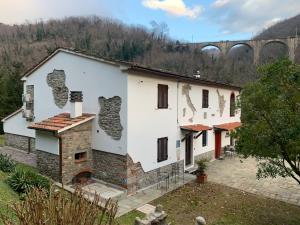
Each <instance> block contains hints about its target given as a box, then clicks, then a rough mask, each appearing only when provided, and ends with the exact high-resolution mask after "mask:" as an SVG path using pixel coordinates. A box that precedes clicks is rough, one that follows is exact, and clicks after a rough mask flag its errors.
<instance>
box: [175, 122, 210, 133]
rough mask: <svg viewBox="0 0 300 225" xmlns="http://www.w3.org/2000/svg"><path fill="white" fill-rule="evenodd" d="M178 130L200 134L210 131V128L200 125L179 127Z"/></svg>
mask: <svg viewBox="0 0 300 225" xmlns="http://www.w3.org/2000/svg"><path fill="white" fill-rule="evenodd" d="M180 128H181V130H187V131H192V132H201V131H205V130H211V129H212V127H209V126H206V125H202V124H193V125H186V126H181V127H180Z"/></svg>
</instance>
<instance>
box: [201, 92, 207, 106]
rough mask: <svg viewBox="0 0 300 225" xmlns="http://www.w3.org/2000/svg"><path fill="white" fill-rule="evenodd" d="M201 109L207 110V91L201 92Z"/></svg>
mask: <svg viewBox="0 0 300 225" xmlns="http://www.w3.org/2000/svg"><path fill="white" fill-rule="evenodd" d="M202 108H208V90H202Z"/></svg>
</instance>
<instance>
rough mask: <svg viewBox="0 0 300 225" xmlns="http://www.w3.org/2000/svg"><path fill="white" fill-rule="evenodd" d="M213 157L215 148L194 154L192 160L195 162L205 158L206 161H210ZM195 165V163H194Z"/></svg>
mask: <svg viewBox="0 0 300 225" xmlns="http://www.w3.org/2000/svg"><path fill="white" fill-rule="evenodd" d="M214 158H215V150H211V151H209V152H205V153H202V154H200V155H195V156H194V161H195V163H196V162H197V161H198V160H201V159H206V160H207V161H211V160H212V159H214ZM195 165H196V164H195Z"/></svg>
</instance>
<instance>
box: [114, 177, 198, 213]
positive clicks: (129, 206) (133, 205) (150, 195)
mask: <svg viewBox="0 0 300 225" xmlns="http://www.w3.org/2000/svg"><path fill="white" fill-rule="evenodd" d="M193 180H195V176H194V175H191V174H185V176H184V180H182V179H180V180H179V181H178V182H177V183H175V182H172V181H171V182H170V186H169V189H168V190H166V189H165V188H164V187H163V186H161V188H157V185H153V186H151V187H149V188H147V189H144V190H141V191H139V192H138V193H136V194H134V195H131V196H127V197H126V198H123V199H121V200H120V201H119V202H118V205H119V210H118V213H117V217H119V216H122V215H124V214H126V213H128V212H130V211H132V210H134V209H137V208H139V207H142V206H145V204H147V203H149V202H151V201H153V200H155V199H157V198H159V197H161V196H163V195H164V194H166V193H168V192H171V191H173V190H176V189H178V188H179V187H182V186H183V185H184V184H187V183H189V182H191V181H193Z"/></svg>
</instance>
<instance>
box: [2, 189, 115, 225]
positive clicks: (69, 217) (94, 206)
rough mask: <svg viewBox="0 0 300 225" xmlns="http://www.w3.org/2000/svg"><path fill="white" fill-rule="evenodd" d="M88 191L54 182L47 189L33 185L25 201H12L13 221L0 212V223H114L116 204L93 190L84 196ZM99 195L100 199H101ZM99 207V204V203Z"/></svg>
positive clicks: (22, 224)
mask: <svg viewBox="0 0 300 225" xmlns="http://www.w3.org/2000/svg"><path fill="white" fill-rule="evenodd" d="M86 194H87V193H85V192H83V191H82V189H77V190H76V191H75V193H74V194H69V193H66V192H65V191H64V190H61V189H57V188H55V187H54V186H53V187H52V188H51V189H50V191H49V192H48V191H46V190H44V189H39V188H32V189H31V190H30V191H29V192H28V193H27V194H26V196H25V199H24V201H21V202H18V203H15V204H14V205H13V206H12V207H11V209H12V211H13V212H14V214H15V215H16V218H17V219H16V221H13V220H12V219H10V218H9V216H7V215H6V214H4V213H1V212H0V223H1V222H3V223H4V224H5V225H41V224H43V225H57V224H66V225H113V224H115V222H116V221H115V216H116V213H117V210H118V205H117V203H116V202H113V201H112V200H111V199H109V200H103V198H101V197H100V195H97V194H96V193H95V194H94V195H93V196H90V197H93V201H92V202H89V201H87V200H86V199H85V195H86ZM101 199H102V200H101ZM100 205H101V206H102V207H99V206H100Z"/></svg>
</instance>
